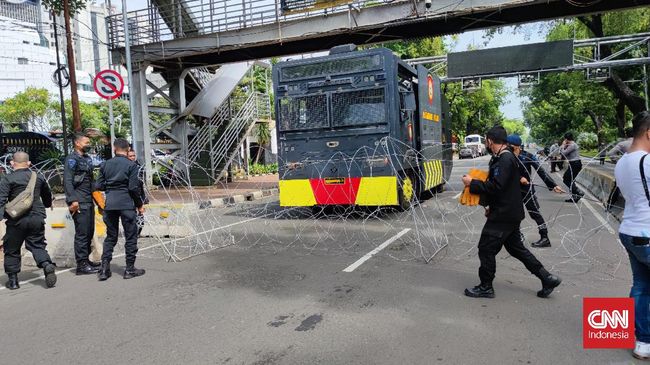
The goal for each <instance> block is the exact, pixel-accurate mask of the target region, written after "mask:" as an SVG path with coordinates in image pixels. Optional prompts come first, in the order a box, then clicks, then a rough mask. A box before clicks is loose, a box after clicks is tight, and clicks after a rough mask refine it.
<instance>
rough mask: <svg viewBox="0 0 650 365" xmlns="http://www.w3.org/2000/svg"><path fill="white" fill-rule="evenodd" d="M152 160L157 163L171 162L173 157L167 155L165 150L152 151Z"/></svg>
mask: <svg viewBox="0 0 650 365" xmlns="http://www.w3.org/2000/svg"><path fill="white" fill-rule="evenodd" d="M151 159H152V160H153V161H154V162H155V161H162V162H169V161H171V159H172V155H170V154H168V153H166V152H165V151H163V150H158V149H155V150H151Z"/></svg>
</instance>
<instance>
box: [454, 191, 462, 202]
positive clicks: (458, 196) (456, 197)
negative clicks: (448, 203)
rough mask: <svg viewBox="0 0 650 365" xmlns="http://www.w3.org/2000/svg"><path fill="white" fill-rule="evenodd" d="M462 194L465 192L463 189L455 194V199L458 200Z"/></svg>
mask: <svg viewBox="0 0 650 365" xmlns="http://www.w3.org/2000/svg"><path fill="white" fill-rule="evenodd" d="M462 194H463V192H462V191H461V192H460V193H458V194H456V195H454V199H456V200H458V198H460V196H461V195H462Z"/></svg>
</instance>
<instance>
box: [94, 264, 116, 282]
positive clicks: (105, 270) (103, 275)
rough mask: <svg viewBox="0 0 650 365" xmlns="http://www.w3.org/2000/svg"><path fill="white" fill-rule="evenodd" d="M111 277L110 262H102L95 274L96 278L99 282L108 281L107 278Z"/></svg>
mask: <svg viewBox="0 0 650 365" xmlns="http://www.w3.org/2000/svg"><path fill="white" fill-rule="evenodd" d="M111 275H113V274H112V273H111V262H110V261H102V266H101V268H100V269H99V272H98V273H97V278H98V279H99V281H105V280H108V278H110V277H111Z"/></svg>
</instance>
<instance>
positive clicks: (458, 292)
mask: <svg viewBox="0 0 650 365" xmlns="http://www.w3.org/2000/svg"><path fill="white" fill-rule="evenodd" d="M486 164H487V157H483V158H479V159H475V160H462V161H457V162H456V166H455V168H454V173H453V176H452V178H451V179H450V184H448V185H449V186H448V188H447V191H445V192H444V193H442V194H440V195H438V196H436V197H434V198H432V199H430V200H428V201H425V202H423V203H422V204H420V205H418V206H417V207H415V208H414V209H413V210H412V211H410V212H405V213H394V212H384V213H381V214H370V215H369V214H368V213H367V212H354V213H347V212H346V213H345V214H344V215H343V216H340V215H333V216H327V215H325V216H319V217H314V216H312V215H311V212H305V211H303V210H290V211H287V210H286V209H282V208H280V207H278V206H277V202H274V201H273V199H270V200H266V201H262V202H255V203H248V204H245V205H241V206H237V207H232V208H228V209H213V210H211V211H210V212H209V213H205V212H204V213H202V215H201V216H200V217H197V218H196V220H197V221H198V222H200V224H201V225H202V226H203V227H204V229H205V230H206V231H211V232H212V233H210V234H206V235H204V236H202V237H200V238H197V239H196V240H195V242H194V243H195V244H196V243H197V242H198V243H199V244H200V245H202V248H201V249H197V248H196V247H195V246H196V245H194V246H193V245H192V244H191V243H192V240H186V241H183V242H177V243H178V245H177V247H172V246H166V249H167V250H170V249H177V250H178V252H180V253H179V257H180V256H183V255H185V256H190V255H191V254H199V253H201V252H202V250H207V251H209V252H207V253H204V254H200V255H197V256H194V257H191V258H189V259H186V260H184V261H182V262H167V261H166V260H165V259H164V254H165V253H166V252H168V251H165V250H163V249H162V247H161V246H156V245H158V244H159V243H160V242H158V241H155V240H153V241H152V240H148V241H147V240H145V241H143V242H142V243H141V245H142V246H151V245H154V246H153V247H152V248H150V249H148V250H143V251H142V253H141V258H140V259H139V261H138V264H139V266H141V267H143V268H145V269H146V270H147V274H146V275H145V276H143V277H141V278H136V279H133V280H123V279H122V278H121V277H120V274H121V272H122V270H123V259H122V258H117V259H115V260H114V262H113V271H114V276H113V278H111V279H110V280H108V281H107V282H103V283H99V282H98V281H97V280H96V278H95V277H92V276H91V277H76V276H73V275H72V274H71V273H70V272H63V273H61V274H60V275H59V283H58V284H57V287H56V288H53V289H44V282H43V280H41V279H38V278H37V275H36V274H33V273H28V272H26V273H23V274H22V276H21V279H22V280H29V279H33V280H32V281H30V282H26V283H23V284H22V288H21V289H20V290H17V291H11V292H10V291H8V290H6V289H3V290H0V328H2V333H3V335H2V336H0V359H2V360H1V362H2V363H5V364H36V363H53V364H67V363H92V364H125V363H139V364H180V363H182V364H312V363H322V364H398V363H402V364H627V363H633V360H632V358H631V356H630V353H629V351H628V350H588V351H587V350H583V349H582V313H581V312H582V298H583V297H608V296H617V297H622V296H626V295H627V294H628V291H629V286H630V283H631V279H630V272H629V264H628V262H627V256H626V254H625V252H624V251H623V249H622V248H620V246H619V245H618V243H617V241H616V238H615V235H614V234H612V233H614V232H615V231H616V229H617V227H616V224H615V222H614V221H613V220H612V219H608V218H607V216H606V215H604V212H603V209H602V208H601V207H600V206H599V205H598V204H597V203H595V202H589V201H587V200H583V201H582V202H581V203H580V204H578V205H577V206H576V205H573V204H567V203H564V199H565V198H566V196H564V195H559V194H553V193H550V192H548V191H546V190H543V191H539V193H538V194H539V197H540V201H541V205H542V212H543V214H544V216H545V217H546V218H547V220H548V222H549V225H550V231H551V239H552V241H553V247H551V248H548V249H540V250H535V251H534V253H535V254H536V255H537V256H538V258H539V259H540V260H541V261H542V262H543V263H544V264H545V265H546V266H547V268H548V269H549V270H551V271H553V272H556V273H558V274H559V275H561V276H562V277H563V279H564V283H563V284H562V285H561V286H560V287H559V288H558V289H557V290H556V291H555V292H554V293H553V295H552V296H551V298H549V299H545V300H544V299H539V298H537V297H536V296H535V292H536V291H537V290H538V289H539V287H540V283H539V281H538V280H537V279H536V278H534V277H533V276H532V275H530V274H529V273H527V272H526V271H525V269H524V268H523V265H521V264H520V263H519V262H518V261H516V260H515V259H513V258H511V257H509V256H508V255H507V254H506V253H505V250H504V252H502V253H500V255H499V256H498V259H497V278H496V281H495V290H496V293H497V297H496V298H495V299H493V300H487V299H485V300H477V299H470V298H467V297H465V296H463V294H462V292H463V289H464V288H465V287H469V286H473V285H475V284H476V283H477V280H478V279H477V274H476V271H477V268H478V259H477V257H476V248H475V246H476V242H477V241H478V233H479V232H480V229H481V226H482V224H483V222H484V219H485V218H484V217H483V213H482V210H481V209H480V208H468V207H459V206H458V204H457V203H456V200H455V199H454V196H455V195H456V194H457V193H458V192H459V191H460V188H461V185H462V184H461V183H460V175H462V173H464V172H466V171H467V170H468V169H469V167H470V166H483V167H485V166H486ZM556 181H558V182H560V181H561V179H559V178H558V177H557V176H556ZM242 222H243V223H242ZM532 224H533V221H532V220H530V219H529V218H526V220H525V221H524V222H523V227H524V232H525V234H526V238H527V241H528V242H530V241H534V240H536V239H537V238H538V237H537V233H536V232H535V231H536V229H534V228H533V226H532ZM224 227H225V228H224ZM208 241H211V242H212V244H214V245H215V246H227V247H225V248H220V249H213V250H211V248H212V247H208V245H207V244H208ZM188 246H192V247H193V248H192V250H190V249H188ZM378 247H380V248H382V250H380V251H378V252H376V254H375V255H373V256H371V257H370V258H368V259H367V260H365V261H362V262H359V261H358V260H360V259H362V258H364V257H367V256H368V255H369V254H370V253H372V252H373V250H375V251H377V248H378ZM184 249H187V250H188V251H187V252H183V250H184ZM185 256H183V257H185ZM355 263H356V265H355ZM351 268H352V269H351ZM344 270H345V271H344ZM5 280H6V277H5V276H4V275H3V276H0V281H1V282H4V281H5Z"/></svg>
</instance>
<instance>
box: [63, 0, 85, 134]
mask: <svg viewBox="0 0 650 365" xmlns="http://www.w3.org/2000/svg"><path fill="white" fill-rule="evenodd" d="M63 18H64V19H65V33H66V34H65V36H66V43H67V45H66V46H67V53H68V69H69V70H68V72H69V73H70V96H71V97H70V99H71V101H72V129H73V130H74V131H75V132H81V113H80V111H79V95H77V75H76V72H75V65H74V51H73V50H72V27H71V26H70V4H69V0H63Z"/></svg>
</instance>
